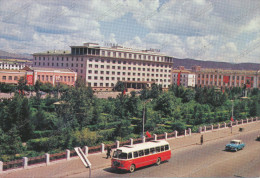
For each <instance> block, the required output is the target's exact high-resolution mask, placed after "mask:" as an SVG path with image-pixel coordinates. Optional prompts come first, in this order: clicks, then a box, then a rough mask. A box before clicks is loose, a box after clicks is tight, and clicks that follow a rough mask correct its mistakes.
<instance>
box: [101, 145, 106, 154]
mask: <svg viewBox="0 0 260 178" xmlns="http://www.w3.org/2000/svg"><path fill="white" fill-rule="evenodd" d="M104 152H105V144H104V143H101V153H104Z"/></svg>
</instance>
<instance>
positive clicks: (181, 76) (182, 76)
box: [173, 74, 188, 77]
mask: <svg viewBox="0 0 260 178" xmlns="http://www.w3.org/2000/svg"><path fill="white" fill-rule="evenodd" d="M173 77H178V74H177V75H175V74H174V75H173ZM180 77H188V75H180Z"/></svg>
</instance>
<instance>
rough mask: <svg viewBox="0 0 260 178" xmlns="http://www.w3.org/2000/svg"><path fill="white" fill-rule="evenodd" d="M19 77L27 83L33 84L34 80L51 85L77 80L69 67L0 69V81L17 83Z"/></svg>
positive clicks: (75, 74) (72, 82) (73, 82)
mask: <svg viewBox="0 0 260 178" xmlns="http://www.w3.org/2000/svg"><path fill="white" fill-rule="evenodd" d="M21 77H24V78H25V79H26V80H27V84H28V85H34V84H35V83H36V81H37V80H38V81H40V82H42V83H51V84H52V85H53V86H55V85H57V84H58V83H62V84H66V85H74V84H75V81H76V80H77V73H76V72H74V71H72V70H70V69H55V68H38V67H31V68H29V67H24V68H23V69H22V70H7V69H0V83H8V84H15V85H17V84H18V81H19V79H20V78H21Z"/></svg>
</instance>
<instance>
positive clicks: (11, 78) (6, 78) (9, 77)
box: [0, 69, 26, 85]
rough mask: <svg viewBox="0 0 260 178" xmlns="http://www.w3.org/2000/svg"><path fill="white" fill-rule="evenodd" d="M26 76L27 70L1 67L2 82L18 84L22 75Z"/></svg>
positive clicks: (0, 78)
mask: <svg viewBox="0 0 260 178" xmlns="http://www.w3.org/2000/svg"><path fill="white" fill-rule="evenodd" d="M25 76H26V71H25V70H7V69H0V83H8V84H15V85H17V84H18V81H19V79H20V78H21V77H25Z"/></svg>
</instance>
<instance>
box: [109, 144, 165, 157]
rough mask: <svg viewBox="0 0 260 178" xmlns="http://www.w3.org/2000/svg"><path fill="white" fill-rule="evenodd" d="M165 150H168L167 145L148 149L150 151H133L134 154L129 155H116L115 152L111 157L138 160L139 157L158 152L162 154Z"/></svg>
mask: <svg viewBox="0 0 260 178" xmlns="http://www.w3.org/2000/svg"><path fill="white" fill-rule="evenodd" d="M167 150H169V145H165V146H158V147H155V148H150V149H149V148H148V149H144V150H139V151H134V152H131V153H117V152H115V153H114V155H113V157H118V158H119V159H132V158H138V157H141V156H146V155H150V154H155V153H159V152H163V151H167ZM117 154H118V155H117Z"/></svg>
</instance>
